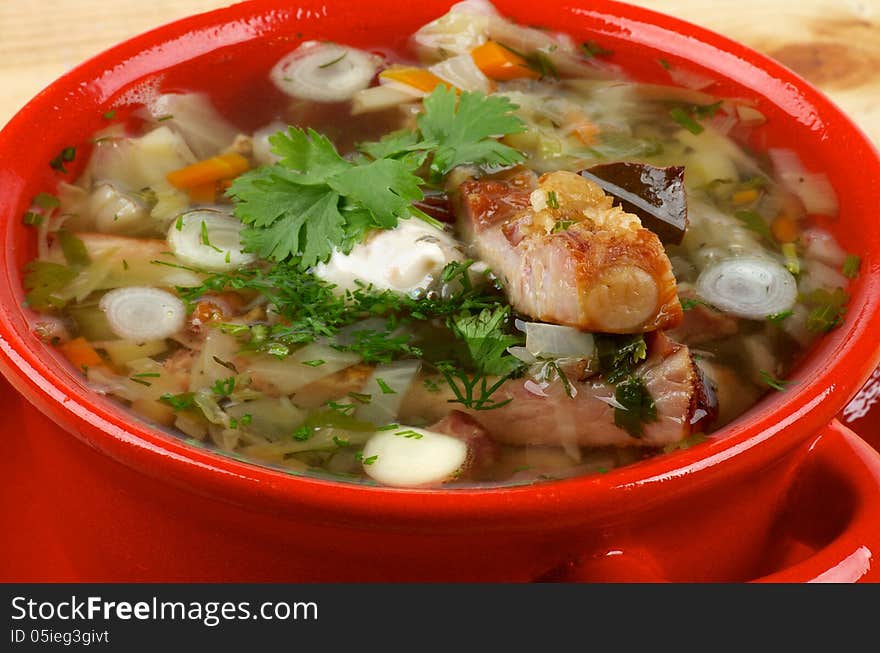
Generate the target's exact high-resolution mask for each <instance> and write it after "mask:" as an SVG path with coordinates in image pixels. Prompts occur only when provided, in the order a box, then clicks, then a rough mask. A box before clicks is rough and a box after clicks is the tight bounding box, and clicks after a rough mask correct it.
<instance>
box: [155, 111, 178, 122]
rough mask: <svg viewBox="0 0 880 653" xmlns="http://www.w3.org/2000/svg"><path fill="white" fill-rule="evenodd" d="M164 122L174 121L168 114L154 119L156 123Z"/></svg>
mask: <svg viewBox="0 0 880 653" xmlns="http://www.w3.org/2000/svg"><path fill="white" fill-rule="evenodd" d="M166 120H174V116H173V115H171V114H170V113H168V114H165V115H164V116H159V117H158V118H156V122H165V121H166Z"/></svg>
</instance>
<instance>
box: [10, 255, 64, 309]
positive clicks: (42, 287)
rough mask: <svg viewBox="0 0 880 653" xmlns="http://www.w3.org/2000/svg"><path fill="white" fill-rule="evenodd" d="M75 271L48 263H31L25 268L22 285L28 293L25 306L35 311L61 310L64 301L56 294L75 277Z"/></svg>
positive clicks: (57, 264)
mask: <svg viewBox="0 0 880 653" xmlns="http://www.w3.org/2000/svg"><path fill="white" fill-rule="evenodd" d="M76 275H77V271H76V270H75V269H73V268H72V267H69V266H67V265H61V264H59V263H51V262H49V261H39V260H36V261H31V262H30V263H28V264H27V265H26V266H25V274H24V279H23V285H24V288H25V290H27V291H28V293H27V295H26V296H25V300H26V301H27V305H28V306H30V307H31V308H32V309H34V310H35V311H51V310H53V309H59V308H63V307H64V305H65V304H66V303H67V302H66V300H63V299H60V298H59V297H58V293H59V292H60V291H61V290H63V289H64V288H65V287H66V286H67V284H69V283H70V282H71V281H73V279H74V278H75V277H76Z"/></svg>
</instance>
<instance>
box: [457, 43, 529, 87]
mask: <svg viewBox="0 0 880 653" xmlns="http://www.w3.org/2000/svg"><path fill="white" fill-rule="evenodd" d="M471 57H472V58H473V60H474V63H475V64H477V68H479V69H480V70H481V71H483V74H484V75H485V76H486V77H488V78H489V79H494V80H495V81H498V82H506V81H508V80H511V79H520V78H522V77H527V78H529V79H538V78H539V77H540V76H541V75H540V73H538V71H536V70H532V69H531V68H529V64H528V62H527V61H526V60H525V59H523V58H522V57H521V56H519V55H518V54H516V53H515V52H511V51H510V50H508V49H507V48H505V47H504V46H503V45H501V44H499V43H496V42H495V41H486V42H485V43H483V45H479V46H477V47H476V48H474V49H473V50H471Z"/></svg>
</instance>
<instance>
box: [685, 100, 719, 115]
mask: <svg viewBox="0 0 880 653" xmlns="http://www.w3.org/2000/svg"><path fill="white" fill-rule="evenodd" d="M723 102H724V100H718V101H717V102H713V103H712V104H695V105H693V106H692V107H691V111H692V112H693V114H694V115H695V116H699V117H700V118H714V117H715V114H716V113H718V111H719V110H720V109H721V105H722V103H723Z"/></svg>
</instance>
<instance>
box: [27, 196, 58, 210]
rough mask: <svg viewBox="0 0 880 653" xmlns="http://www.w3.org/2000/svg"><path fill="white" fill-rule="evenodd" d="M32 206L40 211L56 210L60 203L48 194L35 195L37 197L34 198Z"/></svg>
mask: <svg viewBox="0 0 880 653" xmlns="http://www.w3.org/2000/svg"><path fill="white" fill-rule="evenodd" d="M34 205H35V206H39V207H40V208H41V209H57V208H58V207H59V206H61V201H60V200H59V199H58V198H57V197H55V196H54V195H50V194H49V193H37V196H36V197H34Z"/></svg>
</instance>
